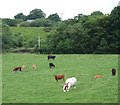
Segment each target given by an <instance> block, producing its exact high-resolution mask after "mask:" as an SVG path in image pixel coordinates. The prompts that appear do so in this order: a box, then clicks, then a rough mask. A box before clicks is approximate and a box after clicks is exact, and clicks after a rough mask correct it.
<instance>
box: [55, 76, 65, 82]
mask: <svg viewBox="0 0 120 105" xmlns="http://www.w3.org/2000/svg"><path fill="white" fill-rule="evenodd" d="M54 77H55V79H56V81H57V83H58V80H59V79H62V78H63V82H64V80H65V75H64V74H62V75H54Z"/></svg>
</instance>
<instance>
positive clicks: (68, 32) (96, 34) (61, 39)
mask: <svg viewBox="0 0 120 105" xmlns="http://www.w3.org/2000/svg"><path fill="white" fill-rule="evenodd" d="M39 12H42V11H41V10H39V9H34V10H33V11H31V12H30V13H31V15H32V16H33V14H39ZM41 14H44V13H43V12H42V13H41ZM39 15H40V14H39ZM44 15H45V14H44ZM119 15H120V7H119V6H118V7H115V8H114V9H113V10H112V12H111V14H110V15H104V14H103V13H102V12H100V11H94V12H93V13H91V15H83V14H78V16H75V17H74V19H68V20H64V21H58V20H59V19H58V20H56V18H58V17H59V16H58V15H57V14H52V15H50V16H49V17H48V18H42V17H41V18H38V17H39V16H38V17H37V16H36V17H37V19H35V20H34V21H33V22H25V21H24V22H21V23H19V22H16V24H17V23H19V26H20V27H18V28H16V29H20V30H18V32H14V31H16V30H14V29H13V28H11V29H13V30H11V31H12V34H13V35H11V37H13V38H14V40H12V41H10V43H11V44H10V46H11V45H12V46H13V48H14V47H25V48H29V47H32V48H35V49H36V50H42V51H45V52H47V53H51V52H52V53H64V54H66V53H75V54H78V53H82V54H83V53H84V54H86V53H87V54H90V53H98V54H101V53H102V54H103V53H106V54H107V53H112V54H114V53H119V49H120V45H119V40H120V29H119V26H120V24H119V23H120V18H119ZM15 20H16V19H15ZM10 21H11V20H9V19H8V20H7V19H6V20H4V23H5V22H6V24H12V23H11V22H10ZM29 26H30V27H29ZM32 27H33V28H32ZM37 27H38V29H37ZM41 27H42V31H40V32H39V31H38V30H39V29H40V28H41ZM27 29H29V30H27ZM35 30H36V31H35ZM10 34H11V33H10V32H9V35H10ZM38 34H40V36H44V38H43V39H42V37H41V49H37V48H38V40H37V39H38V37H37V36H38ZM47 34H48V35H47ZM6 35H7V33H6ZM16 37H17V38H16ZM18 38H19V39H20V40H18ZM6 39H7V38H5V39H4V38H3V40H4V41H3V42H5V40H6ZM15 40H16V41H15ZM20 42H21V43H20ZM8 43H9V41H8Z"/></svg>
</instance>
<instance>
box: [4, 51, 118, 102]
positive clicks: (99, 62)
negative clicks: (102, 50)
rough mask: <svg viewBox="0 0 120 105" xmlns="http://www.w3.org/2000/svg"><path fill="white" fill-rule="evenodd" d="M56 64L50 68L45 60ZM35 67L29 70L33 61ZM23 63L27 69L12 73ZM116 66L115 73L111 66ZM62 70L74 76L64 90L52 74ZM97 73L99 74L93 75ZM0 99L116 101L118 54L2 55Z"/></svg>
mask: <svg viewBox="0 0 120 105" xmlns="http://www.w3.org/2000/svg"><path fill="white" fill-rule="evenodd" d="M49 62H53V63H54V64H55V65H56V67H55V68H52V69H49V66H48V63H49ZM33 64H35V65H36V67H37V70H36V71H32V65H33ZM23 65H25V66H26V71H25V72H22V73H19V72H17V73H13V72H12V70H13V68H14V67H17V66H23ZM112 68H116V70H117V74H116V76H112V74H111V70H112ZM63 73H64V74H65V79H67V78H69V77H73V76H74V77H76V78H77V85H76V90H74V89H73V87H71V88H70V91H69V92H66V93H64V92H63V90H62V86H63V85H64V83H63V81H62V80H59V81H58V84H57V83H56V80H55V79H54V77H53V75H55V74H56V75H59V74H63ZM98 74H100V75H101V76H102V78H97V79H94V76H96V75H98ZM2 102H3V103H117V102H118V55H112V54H111V55H92V54H89V55H88V54H86V55H84V54H75V55H74V54H71V55H70V54H67V55H56V59H55V60H52V59H51V60H48V59H47V55H35V54H20V53H19V54H14V53H8V54H3V55H2Z"/></svg>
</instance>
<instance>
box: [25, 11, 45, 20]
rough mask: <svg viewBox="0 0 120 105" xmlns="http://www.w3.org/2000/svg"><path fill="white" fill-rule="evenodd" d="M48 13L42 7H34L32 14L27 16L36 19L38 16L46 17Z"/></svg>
mask: <svg viewBox="0 0 120 105" xmlns="http://www.w3.org/2000/svg"><path fill="white" fill-rule="evenodd" d="M45 17H46V14H45V13H44V12H43V11H42V10H41V9H34V10H32V11H30V14H29V15H28V16H27V19H28V20H30V19H32V20H35V19H37V18H45Z"/></svg>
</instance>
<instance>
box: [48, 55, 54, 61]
mask: <svg viewBox="0 0 120 105" xmlns="http://www.w3.org/2000/svg"><path fill="white" fill-rule="evenodd" d="M55 57H56V56H52V55H48V60H49V59H50V58H51V59H54V58H55Z"/></svg>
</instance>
